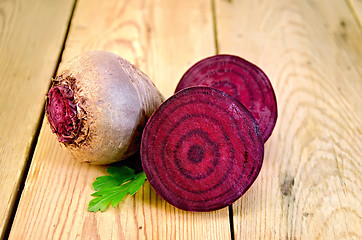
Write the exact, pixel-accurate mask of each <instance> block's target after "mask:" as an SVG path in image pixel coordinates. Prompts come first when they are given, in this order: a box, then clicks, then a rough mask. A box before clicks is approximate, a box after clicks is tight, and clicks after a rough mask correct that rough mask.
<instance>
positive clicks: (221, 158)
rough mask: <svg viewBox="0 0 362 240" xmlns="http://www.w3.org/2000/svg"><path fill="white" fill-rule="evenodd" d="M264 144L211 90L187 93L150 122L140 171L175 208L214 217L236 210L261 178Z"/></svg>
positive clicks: (249, 119)
mask: <svg viewBox="0 0 362 240" xmlns="http://www.w3.org/2000/svg"><path fill="white" fill-rule="evenodd" d="M263 156H264V143H263V140H262V138H261V135H260V130H259V127H258V125H257V123H256V121H255V119H254V117H253V116H252V115H251V114H250V112H249V111H248V110H247V109H246V108H245V107H244V106H243V105H242V104H241V103H240V102H239V101H237V100H236V99H235V98H233V97H232V96H230V95H229V94H226V93H224V92H222V91H219V90H217V89H213V88H210V87H191V88H188V89H184V90H182V91H180V92H178V93H176V94H175V95H173V96H172V97H171V98H169V99H168V100H166V101H165V102H164V103H163V104H162V105H161V106H160V107H159V108H158V109H157V110H156V111H155V112H154V114H153V115H152V116H151V118H150V119H149V120H148V122H147V124H146V127H145V129H144V132H143V136H142V142H141V159H142V166H143V169H144V171H145V173H146V176H147V178H148V181H149V182H150V184H151V186H152V187H153V188H154V189H155V191H156V192H157V193H158V194H159V195H160V196H161V197H162V198H163V199H165V200H166V201H167V202H169V203H170V204H172V205H174V206H176V207H177V208H180V209H183V210H189V211H212V210H216V209H220V208H223V207H226V206H228V205H230V204H232V203H233V202H234V201H236V200H237V199H238V198H239V197H241V196H242V195H243V194H244V193H245V192H246V190H247V189H248V188H249V187H250V186H251V184H252V183H253V182H254V181H255V179H256V178H257V176H258V174H259V171H260V169H261V166H262V162H263Z"/></svg>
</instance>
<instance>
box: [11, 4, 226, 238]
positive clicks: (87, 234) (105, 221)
mask: <svg viewBox="0 0 362 240" xmlns="http://www.w3.org/2000/svg"><path fill="white" fill-rule="evenodd" d="M95 13H97V14H96V15H95ZM211 16H212V15H211V6H210V1H207V0H205V1H191V0H190V1H176V0H174V1H169V0H163V1H151V0H149V1H141V0H137V1H119V0H109V1H103V2H100V1H97V0H88V1H87V0H78V2H77V6H76V10H75V14H74V18H73V20H72V25H71V30H70V33H69V38H68V39H67V45H66V49H65V52H64V55H63V57H64V58H63V59H64V61H66V60H67V59H69V58H71V57H73V56H74V55H76V54H78V53H80V52H83V51H88V50H94V49H103V50H108V51H112V52H114V53H116V54H119V55H121V56H123V57H125V58H126V59H128V60H130V61H131V62H133V63H135V64H136V65H137V66H138V67H140V68H141V69H142V70H143V71H144V72H145V73H147V74H148V75H149V76H150V77H151V79H153V81H154V82H155V84H156V85H157V87H158V88H159V89H160V90H161V92H162V93H163V94H164V96H165V97H168V96H170V95H171V94H172V92H173V90H174V89H175V87H176V84H177V82H178V79H179V78H180V77H181V75H182V73H183V72H184V71H186V68H187V67H188V66H189V65H191V64H192V63H194V62H196V61H197V60H199V59H201V58H203V57H206V56H208V55H211V54H213V53H214V51H215V48H214V40H213V30H212V17H211ZM195 36H197V37H195ZM105 170H106V167H96V166H89V165H87V164H80V163H78V162H75V161H74V160H72V159H71V158H70V157H69V155H68V154H67V153H66V151H65V150H64V149H62V148H61V147H60V146H59V144H58V143H57V141H56V139H55V136H53V135H52V134H51V133H50V129H49V126H48V124H47V123H46V122H44V124H43V127H42V130H41V134H40V138H39V142H38V145H37V148H36V152H35V156H34V159H33V161H32V165H31V168H30V172H29V176H28V178H27V181H26V184H25V189H24V193H23V195H22V197H21V201H20V204H19V208H18V212H17V214H16V217H15V220H14V225H13V228H12V231H11V234H10V239H76V238H81V239H107V240H108V239H229V238H230V230H229V229H230V227H229V216H228V210H227V208H226V209H222V210H219V211H215V212H211V213H191V212H184V211H180V210H178V209H176V208H174V207H172V206H170V205H169V204H167V203H166V202H165V201H163V200H162V199H161V198H160V197H158V196H157V194H156V193H155V192H154V191H153V190H152V189H151V187H150V185H149V184H148V183H146V184H145V185H144V186H143V188H142V189H141V190H140V192H138V193H136V194H135V196H133V197H130V196H128V197H126V198H125V199H124V200H123V202H122V203H121V204H120V206H118V207H116V208H115V209H113V208H110V209H107V210H106V211H105V212H103V213H100V212H98V213H90V212H87V205H88V202H89V201H90V200H91V199H92V197H91V196H90V194H91V193H92V190H91V184H92V182H93V181H94V180H95V178H96V177H98V176H101V175H104V174H105Z"/></svg>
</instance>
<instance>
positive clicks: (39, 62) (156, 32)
mask: <svg viewBox="0 0 362 240" xmlns="http://www.w3.org/2000/svg"><path fill="white" fill-rule="evenodd" d="M28 2H29V3H28ZM28 2H26V1H2V2H0V30H1V31H0V64H1V66H0V77H1V78H0V81H1V83H3V86H2V88H0V94H1V95H0V96H1V97H0V161H1V169H0V181H1V185H0V191H1V200H2V202H1V204H0V217H1V218H0V220H1V222H0V227H1V229H2V232H3V231H4V228H5V227H7V225H8V224H9V219H10V222H11V221H12V219H11V214H12V212H11V206H12V205H13V204H14V201H15V199H16V192H17V190H16V188H17V187H18V186H19V179H20V178H21V177H20V176H21V175H22V171H23V169H25V170H27V169H26V168H25V166H26V163H25V162H26V159H27V158H31V159H30V161H31V165H30V169H29V172H28V175H27V179H26V182H25V186H24V189H22V195H21V199H20V201H19V203H17V202H15V205H16V204H19V205H18V207H17V209H16V215H15V218H14V219H13V220H14V221H13V224H12V226H10V227H11V232H10V236H9V238H10V239H16V240H17V239H107V240H108V239H233V238H235V239H362V216H361V215H362V198H361V196H362V194H361V193H362V190H361V189H362V181H361V177H360V175H361V172H362V171H361V170H362V169H361V162H362V158H361V154H360V153H361V152H362V127H361V122H362V112H361V107H360V106H361V105H362V98H361V94H360V93H361V92H362V30H361V27H360V26H361V25H360V23H359V22H358V21H359V20H358V19H360V16H361V8H360V6H361V4H360V1H359V0H346V1H340V0H329V1H327V0H322V1H320V0H310V1H298V0H278V1H277V0H261V1H248V0H231V1H230V0H211V1H210V0H185V1H177V0H156V1H153V0H132V1H124V0H107V1H96V0H77V1H76V7H75V12H74V15H73V17H72V19H71V26H70V31H69V35H68V37H67V39H66V45H65V49H64V51H62V50H61V44H62V40H63V39H62V37H64V34H65V30H66V26H67V21H68V19H69V16H70V13H71V8H72V4H73V2H71V1H62V2H61V1H58V3H55V2H49V1H44V0H37V1H28ZM30 2H31V4H30ZM26 6H27V7H26ZM33 23H36V24H33ZM24 29H26V31H25V30H24ZM54 29H58V31H56V32H54ZM89 50H107V51H111V52H114V53H116V54H118V55H120V56H122V57H124V58H126V59H128V60H129V61H130V62H132V63H134V64H135V65H136V66H138V67H139V68H140V69H142V71H144V72H145V73H146V74H147V75H148V76H150V78H151V79H152V80H153V82H154V83H155V85H156V86H157V87H158V88H159V89H160V91H161V93H162V94H163V95H164V96H165V97H169V96H171V95H172V93H173V91H174V89H175V87H176V85H177V82H178V80H179V79H180V77H181V76H182V74H183V73H184V72H185V71H186V70H187V68H188V67H190V66H191V65H192V64H194V63H195V62H197V61H198V60H200V59H202V58H204V57H207V56H210V55H213V54H215V53H216V52H219V53H229V54H235V55H239V56H241V57H243V58H245V59H247V60H249V61H252V62H254V63H255V64H257V65H259V66H260V67H261V68H262V69H263V70H264V71H265V72H266V74H267V75H268V76H269V77H270V79H271V82H272V84H273V86H274V90H275V92H276V95H277V100H278V115H279V117H278V122H277V125H276V128H275V130H274V132H273V134H272V136H271V138H270V139H269V140H268V141H267V143H266V145H265V157H264V165H263V167H262V171H261V173H260V175H259V177H258V179H257V181H256V182H255V184H254V185H253V186H252V187H251V188H250V189H249V190H248V192H247V193H246V194H245V195H244V196H243V197H242V198H241V199H239V200H238V201H237V202H235V203H234V204H233V206H232V215H231V217H232V222H231V221H230V220H229V211H228V208H224V209H221V210H218V211H215V212H210V213H191V212H185V211H181V210H178V209H176V208H174V207H173V206H171V205H169V204H168V203H166V202H165V201H164V200H162V199H161V198H160V197H159V196H158V195H157V194H156V193H155V192H154V190H153V189H152V188H151V187H150V185H149V184H148V183H147V182H146V184H145V185H144V186H143V187H142V188H141V190H140V191H139V192H138V193H136V194H135V195H134V196H132V197H131V196H127V197H126V198H125V199H124V200H123V201H122V203H121V204H120V205H119V206H117V207H116V208H112V207H110V208H109V209H107V210H106V211H105V212H103V213H100V212H97V213H90V212H87V206H88V202H89V201H90V200H91V199H92V197H91V196H90V194H91V193H93V191H92V190H91V184H92V182H93V181H94V180H95V178H96V177H98V176H101V175H104V174H105V173H106V167H105V166H90V165H87V164H81V163H78V162H76V161H74V160H73V159H71V157H70V156H69V155H68V153H67V152H66V150H65V149H63V148H62V147H61V146H60V145H59V144H58V142H57V139H56V137H55V136H54V135H53V134H52V133H51V131H50V127H49V124H48V123H47V121H46V119H42V120H43V121H42V126H41V131H40V135H39V136H37V135H36V133H35V129H36V125H37V122H38V119H41V117H42V116H41V110H42V108H43V101H44V94H45V92H46V89H47V88H48V86H49V84H50V78H51V76H52V74H53V71H54V70H55V67H56V64H57V58H58V56H59V55H60V54H61V53H62V54H63V58H62V63H64V62H65V61H67V60H68V59H70V58H71V57H73V56H75V55H77V54H79V53H81V52H85V51H89ZM40 52H41V53H42V54H40ZM62 63H61V64H60V67H61V65H62ZM20 83H21V84H20ZM9 99H11V101H10V100H9ZM10 103H11V104H13V105H10ZM40 121H41V120H40ZM24 122H26V124H24ZM33 137H35V138H36V139H37V143H36V148H35V152H34V156H33V155H32V153H31V151H30V150H29V149H30V144H31V141H32V138H33ZM230 223H233V225H232V226H231V228H230ZM230 229H232V231H230ZM2 236H3V235H2Z"/></svg>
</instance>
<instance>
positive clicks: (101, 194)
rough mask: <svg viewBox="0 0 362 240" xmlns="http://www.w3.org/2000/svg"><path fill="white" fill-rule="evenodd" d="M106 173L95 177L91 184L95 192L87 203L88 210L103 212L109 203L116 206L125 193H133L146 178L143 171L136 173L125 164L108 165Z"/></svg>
mask: <svg viewBox="0 0 362 240" xmlns="http://www.w3.org/2000/svg"><path fill="white" fill-rule="evenodd" d="M107 173H108V174H109V175H106V176H101V177H97V178H96V181H95V182H94V183H93V184H92V189H93V190H94V191H96V192H95V193H93V194H92V195H91V196H93V197H95V198H94V199H92V200H91V201H90V202H89V204H88V211H90V212H97V211H101V212H104V211H105V210H106V209H107V207H108V206H109V204H111V205H112V206H113V207H116V206H117V205H118V203H120V202H121V201H122V199H123V198H124V197H125V196H126V195H127V193H129V194H130V195H133V194H135V193H136V192H137V191H138V190H139V189H140V188H141V187H142V185H143V184H144V182H145V181H146V179H147V177H146V174H145V172H143V171H142V172H140V173H137V174H136V173H135V171H134V170H133V169H131V168H129V167H126V166H120V167H118V166H111V167H108V169H107Z"/></svg>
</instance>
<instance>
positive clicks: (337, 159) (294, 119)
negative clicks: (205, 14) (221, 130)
mask: <svg viewBox="0 0 362 240" xmlns="http://www.w3.org/2000/svg"><path fill="white" fill-rule="evenodd" d="M215 5H216V7H215V8H216V23H217V32H218V35H217V37H218V43H219V46H218V47H219V50H220V52H221V53H232V54H237V55H240V56H242V57H244V58H246V59H248V60H250V61H252V62H254V63H256V64H257V65H259V66H260V67H261V68H262V69H263V70H264V71H265V72H266V73H267V75H268V76H269V77H270V79H271V81H272V84H273V85H274V88H275V92H276V95H277V100H278V108H279V109H278V110H279V117H278V122H277V125H276V128H275V130H274V132H273V134H272V136H271V138H270V139H269V140H268V142H267V143H266V149H265V158H264V165H263V168H262V171H261V173H260V176H259V177H258V179H257V181H256V183H255V185H253V186H252V188H251V189H250V190H249V191H248V192H247V193H246V195H244V197H242V198H241V199H240V200H238V201H237V202H236V203H235V204H234V205H233V215H234V228H235V235H236V238H235V239H362V216H361V214H362V201H361V200H362V199H361V195H362V182H361V177H360V176H361V173H362V171H361V170H362V168H361V162H362V161H361V160H362V159H361V150H362V128H361V120H362V112H361V104H362V99H361V92H362V81H361V79H362V45H361V43H362V35H361V31H360V29H359V27H358V25H357V22H356V20H355V18H354V16H353V14H352V12H351V11H350V8H349V7H348V5H347V3H346V2H345V1H338V0H335V1H326V0H325V1H319V0H313V1H312V0H310V1H297V0H283V1H276V0H275V1H272V0H265V1H246V0H245V1H223V0H219V1H217V2H216V4H215Z"/></svg>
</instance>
